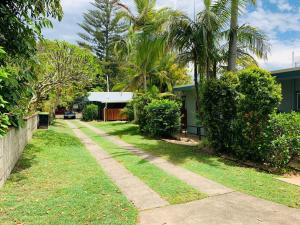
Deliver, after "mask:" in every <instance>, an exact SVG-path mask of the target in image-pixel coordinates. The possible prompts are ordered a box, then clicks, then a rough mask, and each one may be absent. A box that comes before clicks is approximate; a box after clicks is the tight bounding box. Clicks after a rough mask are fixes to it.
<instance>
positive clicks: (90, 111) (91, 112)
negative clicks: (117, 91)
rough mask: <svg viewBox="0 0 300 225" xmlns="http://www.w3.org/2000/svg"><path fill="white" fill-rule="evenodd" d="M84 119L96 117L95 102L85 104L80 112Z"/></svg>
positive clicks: (94, 118) (95, 118)
mask: <svg viewBox="0 0 300 225" xmlns="http://www.w3.org/2000/svg"><path fill="white" fill-rule="evenodd" d="M82 119H83V120H84V121H92V120H97V119H98V106H97V105H95V104H88V105H85V106H84V108H83V112H82Z"/></svg>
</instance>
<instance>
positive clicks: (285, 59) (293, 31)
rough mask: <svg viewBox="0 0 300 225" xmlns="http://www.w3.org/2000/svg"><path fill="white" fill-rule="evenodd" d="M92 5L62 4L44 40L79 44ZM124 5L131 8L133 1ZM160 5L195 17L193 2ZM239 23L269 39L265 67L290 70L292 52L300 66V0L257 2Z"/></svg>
mask: <svg viewBox="0 0 300 225" xmlns="http://www.w3.org/2000/svg"><path fill="white" fill-rule="evenodd" d="M90 1H91V0H62V5H63V10H64V18H63V20H62V21H61V22H54V28H53V29H47V30H44V35H45V37H46V38H49V39H59V40H66V41H69V42H72V43H76V41H77V40H79V37H78V35H77V33H78V32H80V31H81V30H80V27H79V26H78V23H80V22H82V14H83V13H84V12H86V10H87V9H89V8H90V7H91V5H90V3H89V2H90ZM123 2H124V3H126V4H128V5H129V6H130V5H132V0H123ZM157 3H158V5H159V6H168V7H172V8H176V9H180V10H182V11H184V12H186V13H188V14H189V15H190V16H192V15H193V11H194V10H193V9H194V0H157ZM202 7H203V5H202V0H196V9H197V11H199V10H201V9H202ZM240 23H248V24H250V25H254V26H256V27H258V28H260V29H261V30H263V31H264V32H265V33H266V34H267V35H268V37H269V39H270V43H271V45H272V48H271V53H270V55H269V57H268V60H267V61H264V60H260V61H259V63H260V65H261V66H262V67H264V68H266V69H270V70H274V69H280V68H287V67H291V66H292V52H293V51H294V52H295V55H296V61H299V62H300V0H257V5H256V7H250V8H249V9H247V12H246V13H245V15H244V16H242V18H241V19H240Z"/></svg>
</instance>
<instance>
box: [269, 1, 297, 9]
mask: <svg viewBox="0 0 300 225" xmlns="http://www.w3.org/2000/svg"><path fill="white" fill-rule="evenodd" d="M270 3H272V4H274V5H276V6H277V8H278V9H279V10H280V11H291V10H292V9H293V7H292V6H291V5H290V3H289V1H288V0H270Z"/></svg>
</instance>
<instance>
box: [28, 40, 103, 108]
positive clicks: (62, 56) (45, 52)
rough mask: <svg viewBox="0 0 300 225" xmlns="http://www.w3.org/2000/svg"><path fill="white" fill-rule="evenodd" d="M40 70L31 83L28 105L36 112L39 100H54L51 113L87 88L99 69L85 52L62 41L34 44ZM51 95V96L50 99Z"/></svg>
mask: <svg viewBox="0 0 300 225" xmlns="http://www.w3.org/2000/svg"><path fill="white" fill-rule="evenodd" d="M37 56H38V58H39V61H40V66H39V67H37V68H36V72H37V74H38V80H37V82H35V83H34V86H33V88H34V96H33V98H32V99H31V104H32V106H33V108H34V109H38V108H40V107H41V106H39V103H41V102H42V101H43V100H49V98H50V99H53V98H54V101H53V104H52V110H55V109H56V107H57V106H58V105H60V104H62V105H68V104H70V103H72V102H73V101H74V100H75V99H76V98H77V97H80V96H82V95H84V94H85V93H86V91H87V89H89V88H91V84H92V83H93V81H94V79H95V78H96V77H99V76H100V74H101V73H102V72H101V68H100V66H99V63H98V60H97V58H96V57H95V56H94V55H93V54H92V53H91V52H90V50H88V49H85V48H80V47H78V46H76V45H73V44H69V43H67V42H64V41H43V42H40V43H39V44H38V54H37ZM51 93H54V94H53V95H51Z"/></svg>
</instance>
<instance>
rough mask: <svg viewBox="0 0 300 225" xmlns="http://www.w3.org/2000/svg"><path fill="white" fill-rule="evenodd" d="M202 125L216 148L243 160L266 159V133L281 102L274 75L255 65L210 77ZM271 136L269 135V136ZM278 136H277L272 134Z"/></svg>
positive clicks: (207, 83)
mask: <svg viewBox="0 0 300 225" xmlns="http://www.w3.org/2000/svg"><path fill="white" fill-rule="evenodd" d="M202 98H203V106H202V110H203V124H204V125H205V128H206V134H207V137H208V140H209V141H210V144H211V145H212V146H213V147H214V148H215V149H216V150H217V151H220V152H222V151H225V152H226V153H229V154H234V155H235V156H237V157H238V158H240V159H250V160H254V161H258V162H263V161H264V160H265V148H266V147H264V146H265V145H268V144H269V143H270V140H271V139H269V140H266V138H265V132H266V129H267V126H268V125H269V123H270V122H269V118H270V115H272V114H273V113H274V112H275V111H276V109H277V107H278V106H279V103H280V101H281V88H280V85H279V84H277V82H276V80H275V78H274V77H272V75H271V74H270V73H269V72H267V71H264V70H262V69H259V68H256V67H253V68H249V69H245V70H242V71H240V72H239V73H237V76H236V75H235V74H232V73H228V74H225V75H223V77H222V78H221V79H218V80H214V79H212V80H207V81H206V82H205V84H204V85H203V93H202ZM268 136H269V137H270V135H268ZM270 138H275V137H270Z"/></svg>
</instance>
